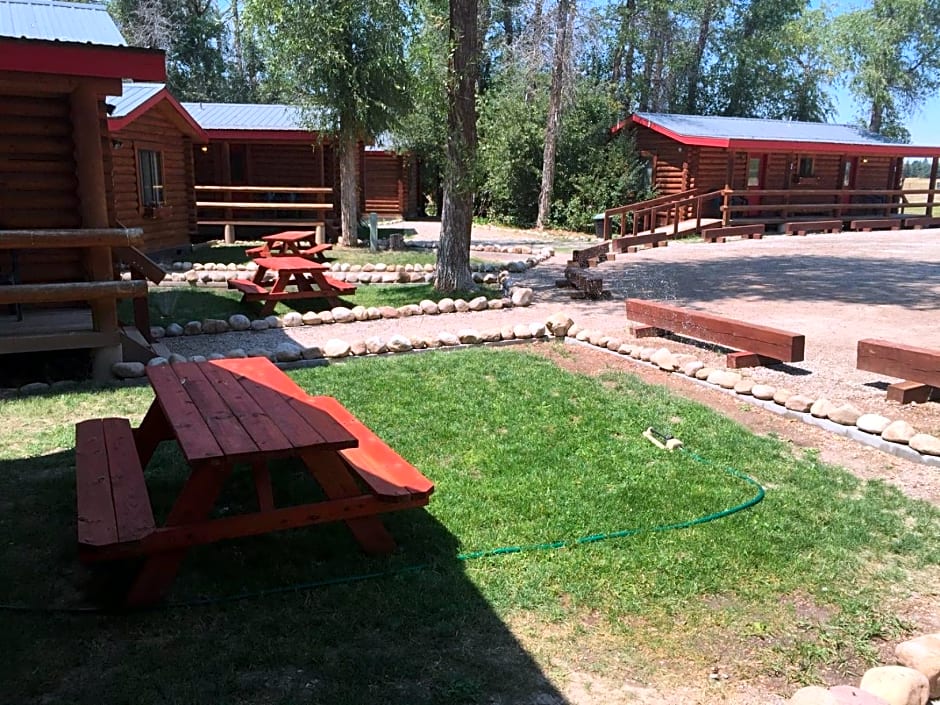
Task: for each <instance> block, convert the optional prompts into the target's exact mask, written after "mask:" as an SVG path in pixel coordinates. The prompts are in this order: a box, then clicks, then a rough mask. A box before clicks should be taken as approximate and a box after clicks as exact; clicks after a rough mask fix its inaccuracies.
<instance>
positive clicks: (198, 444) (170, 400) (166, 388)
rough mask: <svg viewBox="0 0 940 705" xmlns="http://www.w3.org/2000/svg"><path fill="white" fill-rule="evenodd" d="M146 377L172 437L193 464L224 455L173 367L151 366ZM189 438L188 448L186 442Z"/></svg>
mask: <svg viewBox="0 0 940 705" xmlns="http://www.w3.org/2000/svg"><path fill="white" fill-rule="evenodd" d="M147 377H149V378H150V384H151V386H153V390H154V392H155V393H156V395H157V401H158V402H159V404H160V408H161V409H163V416H164V417H165V418H166V420H167V422H168V423H169V424H170V425H171V426H172V428H173V434H174V435H175V436H176V438H177V440H179V441H180V447H182V448H183V452H184V453H185V455H186V459H187V460H189V461H190V462H193V461H194V460H202V459H207V458H221V457H223V456H224V455H225V453H224V452H223V451H222V448H221V447H220V446H219V443H218V441H217V440H216V438H215V437H214V436H213V435H212V432H211V431H210V430H209V426H208V425H207V424H206V420H205V419H204V418H203V416H202V414H201V413H199V409H198V408H196V404H195V403H194V402H193V400H192V399H191V398H190V397H189V394H187V393H186V390H185V389H184V387H183V385H182V383H181V381H180V379H179V377H177V376H176V373H175V372H174V370H173V366H171V365H160V366H158V367H148V368H147ZM181 439H186V444H187V445H186V446H185V447H184V446H183V441H182V440H181Z"/></svg>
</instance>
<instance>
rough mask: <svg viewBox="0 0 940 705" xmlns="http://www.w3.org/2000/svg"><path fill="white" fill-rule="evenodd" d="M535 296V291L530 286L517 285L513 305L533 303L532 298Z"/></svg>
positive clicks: (513, 294)
mask: <svg viewBox="0 0 940 705" xmlns="http://www.w3.org/2000/svg"><path fill="white" fill-rule="evenodd" d="M534 296H535V292H533V291H532V289H530V288H529V287H527V286H525V287H519V286H517V287H515V288H514V289H513V291H512V297H511V299H512V305H513V306H528V305H529V304H531V303H532V299H533V298H534Z"/></svg>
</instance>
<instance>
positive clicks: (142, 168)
mask: <svg viewBox="0 0 940 705" xmlns="http://www.w3.org/2000/svg"><path fill="white" fill-rule="evenodd" d="M137 159H138V172H139V175H140V203H141V205H142V206H143V207H144V208H153V207H155V206H162V205H163V204H164V203H166V200H165V195H164V189H163V183H164V182H163V154H161V153H160V152H157V151H154V150H152V149H141V150H140V151H138V152H137Z"/></svg>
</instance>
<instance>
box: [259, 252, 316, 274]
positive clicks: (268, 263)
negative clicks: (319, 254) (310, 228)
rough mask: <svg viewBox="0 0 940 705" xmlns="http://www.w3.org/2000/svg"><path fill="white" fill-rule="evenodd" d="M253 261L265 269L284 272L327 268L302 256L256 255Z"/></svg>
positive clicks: (313, 270) (312, 270)
mask: <svg viewBox="0 0 940 705" xmlns="http://www.w3.org/2000/svg"><path fill="white" fill-rule="evenodd" d="M254 261H255V263H256V264H257V265H258V266H259V267H264V268H265V269H276V270H278V271H285V272H318V271H322V270H324V269H326V268H327V266H326V265H325V264H322V263H320V262H311V261H310V260H308V259H304V258H303V257H297V256H291V257H258V258H256V259H255V260H254Z"/></svg>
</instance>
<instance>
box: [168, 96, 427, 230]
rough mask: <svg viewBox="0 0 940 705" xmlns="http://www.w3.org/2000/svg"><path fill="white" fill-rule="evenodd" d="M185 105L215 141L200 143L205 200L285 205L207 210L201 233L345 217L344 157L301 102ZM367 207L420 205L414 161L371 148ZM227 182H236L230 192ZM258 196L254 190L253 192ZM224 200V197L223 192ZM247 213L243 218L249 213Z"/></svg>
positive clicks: (364, 170)
mask: <svg viewBox="0 0 940 705" xmlns="http://www.w3.org/2000/svg"><path fill="white" fill-rule="evenodd" d="M182 105H183V107H184V108H185V109H186V110H187V111H188V112H189V113H190V114H191V115H192V116H193V119H194V120H195V122H196V123H197V124H198V125H199V126H200V127H201V128H202V129H203V130H204V131H205V133H206V134H207V135H208V138H209V142H208V144H204V145H195V146H194V163H195V179H196V186H197V193H198V194H199V197H198V198H197V201H198V202H203V203H205V202H206V199H207V198H209V197H208V196H205V197H204V195H203V194H207V193H209V192H210V191H214V192H215V193H214V194H213V196H214V198H212V199H211V200H232V201H238V200H246V199H247V198H251V199H254V200H262V199H264V200H267V201H268V202H271V203H278V204H285V205H283V206H279V207H278V208H277V209H274V208H271V209H268V210H265V211H258V210H257V209H252V210H253V211H254V212H253V213H252V214H245V213H238V212H237V211H235V212H232V211H230V212H228V213H226V214H225V215H222V213H221V211H222V210H223V209H222V208H211V209H209V208H201V209H200V211H199V214H200V215H199V224H200V230H201V231H202V232H204V233H214V232H215V231H216V230H217V229H218V228H219V226H221V225H224V224H225V223H228V222H235V223H238V222H242V223H245V224H246V225H250V226H255V227H257V226H263V225H264V224H265V223H270V224H271V225H272V226H281V225H283V226H291V225H296V226H298V227H300V226H304V225H316V224H319V223H320V222H326V223H327V224H328V226H329V227H330V228H331V229H333V228H335V227H336V226H337V225H338V222H339V202H340V201H339V198H340V194H339V188H340V178H339V161H338V158H337V150H336V144H335V139H334V137H333V136H332V135H331V134H329V133H326V132H318V131H316V130H311V129H309V128H308V127H307V122H306V121H305V120H304V115H303V114H302V112H301V110H300V109H299V108H297V107H296V106H292V105H283V104H269V105H259V104H244V103H241V104H236V103H188V102H184V103H183V104H182ZM357 181H358V184H359V205H360V210H361V211H362V212H363V213H368V212H370V211H375V212H377V213H378V214H379V215H382V216H386V217H405V216H409V215H412V214H413V213H414V212H415V210H416V203H417V200H416V195H415V193H416V190H417V189H416V188H413V187H412V184H413V183H414V180H413V178H412V177H411V172H410V167H409V164H408V162H407V160H406V159H405V158H404V157H402V156H400V155H397V154H395V153H394V152H392V151H390V150H388V149H386V148H385V147H380V148H378V149H369V148H366V147H365V146H363V149H362V152H361V156H360V159H359V173H358V178H357ZM221 187H228V191H227V192H226V190H224V189H222V188H221ZM251 194H253V195H251ZM220 195H221V196H223V197H224V198H221V199H220V198H218V197H219V196H220ZM311 200H312V201H314V202H317V201H319V202H321V203H327V202H328V203H330V204H331V206H332V207H331V208H329V209H322V210H317V209H316V207H315V206H314V205H312V204H309V203H308V204H307V205H308V206H309V208H307V209H306V211H293V210H292V209H291V208H290V206H288V205H286V204H288V203H305V202H308V201H311ZM246 215H247V217H240V216H246Z"/></svg>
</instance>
